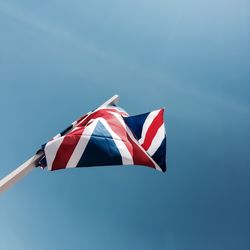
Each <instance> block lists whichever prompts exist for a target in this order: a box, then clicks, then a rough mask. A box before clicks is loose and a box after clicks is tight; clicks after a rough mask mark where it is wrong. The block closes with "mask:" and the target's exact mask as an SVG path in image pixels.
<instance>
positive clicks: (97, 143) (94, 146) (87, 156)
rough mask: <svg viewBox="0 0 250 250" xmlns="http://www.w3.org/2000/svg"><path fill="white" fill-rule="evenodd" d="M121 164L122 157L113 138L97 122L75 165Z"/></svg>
mask: <svg viewBox="0 0 250 250" xmlns="http://www.w3.org/2000/svg"><path fill="white" fill-rule="evenodd" d="M106 165H122V158H121V155H120V152H119V151H118V149H117V147H116V145H115V143H114V139H113V138H112V136H111V135H110V133H109V132H108V131H107V129H106V128H105V127H104V125H103V124H102V123H101V122H98V123H97V125H96V127H95V130H94V132H93V133H92V135H91V138H90V140H89V142H88V144H87V147H86V149H85V150H84V153H83V155H82V157H81V159H80V161H79V162H78V164H77V167H83V166H84V167H90V166H106Z"/></svg>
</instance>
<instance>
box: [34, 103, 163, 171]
mask: <svg viewBox="0 0 250 250" xmlns="http://www.w3.org/2000/svg"><path fill="white" fill-rule="evenodd" d="M42 150H43V151H44V157H43V158H42V159H41V160H40V163H39V164H40V166H42V167H46V166H47V167H48V169H49V170H58V169H65V168H76V167H91V166H108V165H144V166H148V167H151V168H154V169H157V170H159V171H163V172H165V171H166V133H165V126H164V109H158V110H155V111H152V112H148V113H145V114H140V115H136V116H129V115H128V113H127V112H125V111H124V110H123V109H121V108H120V107H117V106H116V105H114V104H112V105H108V106H105V107H100V108H98V109H96V110H94V111H92V112H89V113H87V114H86V115H84V116H83V117H81V118H80V119H78V120H77V121H75V122H73V123H72V124H71V125H70V126H69V127H68V128H67V129H65V130H64V131H62V132H61V133H60V134H58V135H57V136H55V137H54V138H53V139H52V140H51V141H49V142H48V143H46V144H45V145H43V147H42Z"/></svg>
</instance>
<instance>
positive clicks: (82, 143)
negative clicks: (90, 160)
mask: <svg viewBox="0 0 250 250" xmlns="http://www.w3.org/2000/svg"><path fill="white" fill-rule="evenodd" d="M97 122H98V119H96V120H95V121H94V122H92V123H91V124H90V125H89V126H87V127H86V128H85V130H84V131H83V133H82V135H81V138H80V140H79V141H78V143H77V145H76V147H75V149H74V152H73V154H72V155H71V157H70V159H69V161H68V163H67V166H66V168H75V167H76V166H77V164H78V162H79V161H80V159H81V157H82V154H83V152H84V150H85V148H86V146H87V144H88V142H89V140H90V137H91V134H92V133H93V131H94V129H95V126H96V124H97Z"/></svg>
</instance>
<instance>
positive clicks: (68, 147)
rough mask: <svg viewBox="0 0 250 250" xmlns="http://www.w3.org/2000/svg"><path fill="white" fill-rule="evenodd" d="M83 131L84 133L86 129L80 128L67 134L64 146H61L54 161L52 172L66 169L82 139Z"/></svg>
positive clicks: (63, 142)
mask: <svg viewBox="0 0 250 250" xmlns="http://www.w3.org/2000/svg"><path fill="white" fill-rule="evenodd" d="M83 131H84V128H79V129H77V130H75V131H73V132H71V133H69V134H67V135H66V136H65V137H64V139H63V141H62V144H61V145H60V147H59V149H58V151H57V153H56V157H55V159H54V161H53V164H52V169H51V170H57V169H62V168H66V166H67V164H68V161H69V159H70V157H71V155H72V154H73V152H74V150H75V148H76V145H77V143H78V142H79V140H80V138H81V135H82V133H83Z"/></svg>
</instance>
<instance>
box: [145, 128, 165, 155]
mask: <svg viewBox="0 0 250 250" xmlns="http://www.w3.org/2000/svg"><path fill="white" fill-rule="evenodd" d="M164 138H165V127H164V124H162V125H161V127H160V128H159V129H158V131H157V133H156V135H155V137H154V138H153V140H152V142H151V145H150V146H149V148H148V150H147V152H148V153H149V154H150V155H151V156H152V155H153V154H154V153H155V152H156V151H157V149H158V148H159V147H160V146H161V143H162V141H163V140H164Z"/></svg>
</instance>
